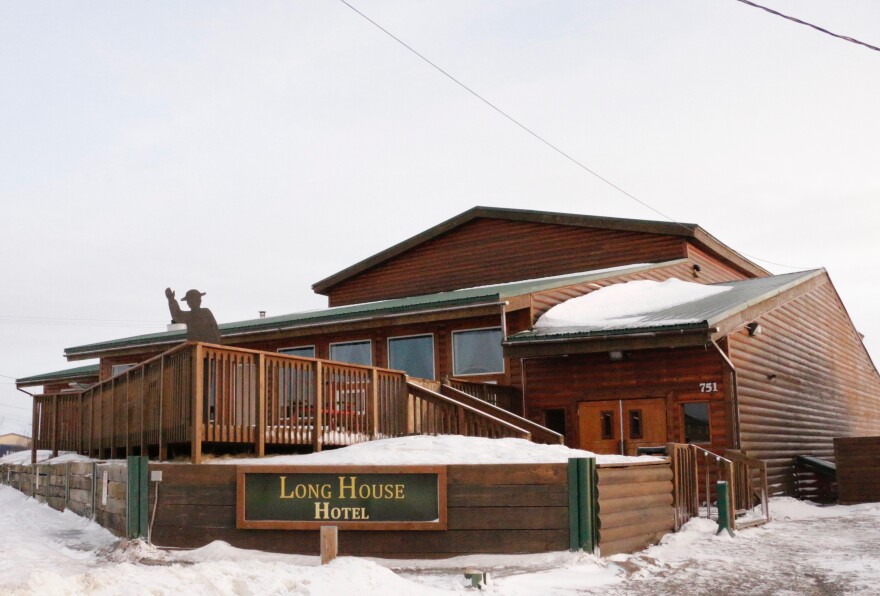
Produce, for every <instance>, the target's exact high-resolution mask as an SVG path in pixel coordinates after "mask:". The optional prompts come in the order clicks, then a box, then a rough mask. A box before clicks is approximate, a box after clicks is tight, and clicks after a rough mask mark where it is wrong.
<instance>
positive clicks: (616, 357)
mask: <svg viewBox="0 0 880 596" xmlns="http://www.w3.org/2000/svg"><path fill="white" fill-rule="evenodd" d="M608 357H609V358H611V362H620V361H621V360H623V352H621V351H620V350H611V351H610V352H608Z"/></svg>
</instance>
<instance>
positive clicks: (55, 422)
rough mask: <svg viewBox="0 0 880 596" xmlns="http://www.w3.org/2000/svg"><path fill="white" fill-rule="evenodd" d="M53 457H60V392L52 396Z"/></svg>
mask: <svg viewBox="0 0 880 596" xmlns="http://www.w3.org/2000/svg"><path fill="white" fill-rule="evenodd" d="M52 457H58V394H57V393H56V394H55V395H53V396H52Z"/></svg>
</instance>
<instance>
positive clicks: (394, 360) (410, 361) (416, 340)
mask: <svg viewBox="0 0 880 596" xmlns="http://www.w3.org/2000/svg"><path fill="white" fill-rule="evenodd" d="M388 367H389V368H393V369H395V370H402V371H404V372H406V374H408V375H409V376H411V377H418V378H420V379H433V378H434V336H433V335H417V336H413V337H390V338H388Z"/></svg>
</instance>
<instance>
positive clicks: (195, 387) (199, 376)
mask: <svg viewBox="0 0 880 596" xmlns="http://www.w3.org/2000/svg"><path fill="white" fill-rule="evenodd" d="M203 360H204V349H203V348H202V344H200V343H198V344H196V345H195V348H194V349H193V351H192V371H193V372H192V416H191V418H192V454H191V461H192V463H194V464H200V463H202V403H203V401H204V389H205V366H204V362H203Z"/></svg>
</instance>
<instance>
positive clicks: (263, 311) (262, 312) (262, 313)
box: [260, 310, 266, 319]
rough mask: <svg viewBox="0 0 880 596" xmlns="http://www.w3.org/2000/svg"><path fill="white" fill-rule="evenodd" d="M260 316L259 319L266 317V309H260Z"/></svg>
mask: <svg viewBox="0 0 880 596" xmlns="http://www.w3.org/2000/svg"><path fill="white" fill-rule="evenodd" d="M260 318H261V319H265V318H266V311H265V310H261V311H260Z"/></svg>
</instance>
